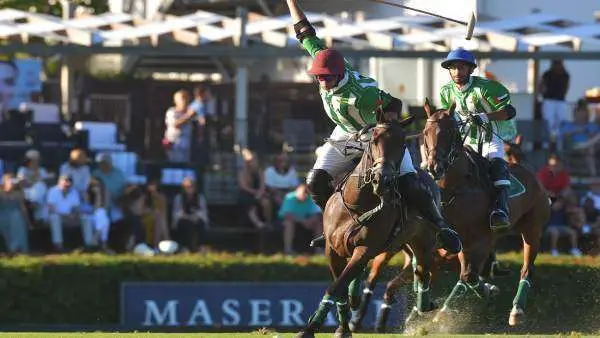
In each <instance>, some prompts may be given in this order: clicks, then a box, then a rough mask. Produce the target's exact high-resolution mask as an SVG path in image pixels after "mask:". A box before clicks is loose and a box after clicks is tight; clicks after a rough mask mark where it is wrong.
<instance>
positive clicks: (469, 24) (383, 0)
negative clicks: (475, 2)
mask: <svg viewBox="0 0 600 338" xmlns="http://www.w3.org/2000/svg"><path fill="white" fill-rule="evenodd" d="M369 1H372V2H379V3H382V4H386V5H390V6H394V7H400V8H404V9H408V10H411V11H414V12H418V13H421V14H426V15H430V16H433V17H436V18H440V19H443V20H446V21H450V22H454V23H457V24H459V25H464V26H467V35H465V39H467V40H471V38H472V37H473V30H474V29H475V23H476V22H477V18H476V17H475V12H473V11H472V12H471V16H470V17H469V21H468V22H464V21H461V20H456V19H452V18H449V17H446V16H442V15H439V14H435V13H431V12H428V11H424V10H422V9H418V8H413V7H409V6H405V5H402V4H399V3H395V2H391V1H386V0H369Z"/></svg>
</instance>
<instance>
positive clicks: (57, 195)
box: [46, 185, 81, 215]
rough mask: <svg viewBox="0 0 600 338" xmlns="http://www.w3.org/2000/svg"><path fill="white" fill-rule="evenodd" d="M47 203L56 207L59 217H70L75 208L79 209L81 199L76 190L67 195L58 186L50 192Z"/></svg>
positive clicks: (71, 190)
mask: <svg viewBox="0 0 600 338" xmlns="http://www.w3.org/2000/svg"><path fill="white" fill-rule="evenodd" d="M46 201H47V202H48V205H51V206H53V207H54V210H55V212H56V213H57V214H59V215H68V214H70V213H71V211H72V210H73V208H74V207H79V205H80V204H81V199H80V198H79V194H78V193H77V191H76V190H75V189H73V188H71V189H70V190H69V192H68V193H67V194H66V195H65V194H64V193H63V191H62V190H60V187H59V186H58V185H55V186H53V187H52V188H50V190H48V197H47V198H46Z"/></svg>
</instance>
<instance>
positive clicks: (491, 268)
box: [350, 135, 527, 332]
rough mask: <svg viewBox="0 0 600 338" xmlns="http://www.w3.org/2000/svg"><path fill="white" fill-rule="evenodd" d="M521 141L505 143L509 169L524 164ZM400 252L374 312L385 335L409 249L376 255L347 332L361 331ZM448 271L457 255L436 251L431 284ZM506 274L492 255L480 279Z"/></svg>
mask: <svg viewBox="0 0 600 338" xmlns="http://www.w3.org/2000/svg"><path fill="white" fill-rule="evenodd" d="M522 141H523V137H522V136H521V135H518V136H517V137H516V138H515V140H514V142H506V143H505V147H504V150H505V152H506V155H507V157H508V163H509V164H510V165H511V166H514V165H519V164H521V163H524V162H527V155H526V154H525V152H524V151H523V150H522V149H521V144H522ZM399 252H402V253H403V254H404V261H403V265H402V267H400V269H399V272H398V274H396V276H395V277H394V278H392V279H391V280H390V281H388V283H387V284H386V287H385V292H384V294H383V303H382V306H381V308H380V309H378V312H377V319H376V324H375V331H376V332H385V331H386V325H387V320H388V316H389V313H390V311H391V308H392V306H393V304H394V303H395V302H396V299H395V297H396V294H397V292H398V291H399V290H400V288H401V287H402V286H404V285H406V284H407V283H410V282H413V281H414V279H413V271H412V264H411V263H412V261H413V257H414V255H413V253H412V250H411V249H410V247H408V246H403V247H402V248H401V250H392V251H386V252H382V253H381V254H379V255H378V256H377V257H375V259H373V262H372V264H371V268H370V270H369V273H368V275H367V278H366V280H365V287H364V289H363V290H362V297H361V300H360V307H359V309H358V311H357V312H356V314H355V317H354V318H353V319H352V322H351V323H350V328H351V329H352V331H353V332H357V331H359V330H360V328H361V326H362V321H363V319H364V317H365V316H366V314H367V309H368V307H369V304H370V300H371V295H372V294H373V291H374V290H375V287H376V285H377V282H378V279H379V276H380V275H381V273H382V271H383V269H384V268H385V267H386V266H387V265H388V263H389V261H390V260H391V259H392V258H393V257H394V256H395V255H397V254H398V253H399ZM443 268H446V269H450V270H452V271H456V272H457V273H460V262H459V260H458V256H457V255H448V254H447V253H446V252H445V251H444V250H436V255H435V256H434V260H433V263H432V266H431V282H432V283H434V282H435V279H436V274H437V272H438V271H439V270H440V269H443ZM506 274H507V272H506V271H502V270H501V269H499V268H498V265H497V262H496V259H495V254H494V253H492V254H491V255H490V257H488V260H487V262H486V263H485V264H484V267H483V271H482V277H484V278H485V279H490V278H494V277H496V276H503V275H506ZM413 315H414V311H411V314H410V315H409V316H408V317H407V320H406V322H407V323H408V321H410V319H411V318H412V317H413Z"/></svg>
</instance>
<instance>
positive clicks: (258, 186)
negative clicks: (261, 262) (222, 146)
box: [238, 149, 272, 229]
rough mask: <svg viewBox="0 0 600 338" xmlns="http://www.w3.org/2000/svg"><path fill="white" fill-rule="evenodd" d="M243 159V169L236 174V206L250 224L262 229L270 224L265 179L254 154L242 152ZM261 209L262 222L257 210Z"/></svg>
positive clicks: (269, 204)
mask: <svg viewBox="0 0 600 338" xmlns="http://www.w3.org/2000/svg"><path fill="white" fill-rule="evenodd" d="M242 157H243V158H244V167H243V168H242V170H241V171H240V172H239V174H238V186H239V189H240V190H239V195H238V206H240V207H241V208H242V210H244V211H245V213H246V215H247V216H248V218H249V219H250V221H251V222H252V224H253V225H254V226H255V227H257V228H259V229H262V228H264V227H267V226H270V225H271V224H270V223H271V217H272V214H271V202H270V201H269V196H268V194H267V190H266V187H265V178H264V174H263V172H262V171H261V170H260V167H259V165H258V162H257V160H256V158H255V156H254V154H253V153H252V152H251V151H250V150H248V149H244V150H242ZM259 207H260V208H261V212H262V216H263V217H264V219H265V221H263V220H262V219H261V218H260V217H259V215H258V208H259Z"/></svg>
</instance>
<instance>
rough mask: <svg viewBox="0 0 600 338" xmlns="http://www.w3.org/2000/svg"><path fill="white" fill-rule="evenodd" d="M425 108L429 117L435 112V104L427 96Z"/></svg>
mask: <svg viewBox="0 0 600 338" xmlns="http://www.w3.org/2000/svg"><path fill="white" fill-rule="evenodd" d="M423 108H424V109H425V114H427V117H429V116H431V114H433V113H435V109H433V105H432V104H431V101H429V98H428V97H425V104H424V105H423Z"/></svg>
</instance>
